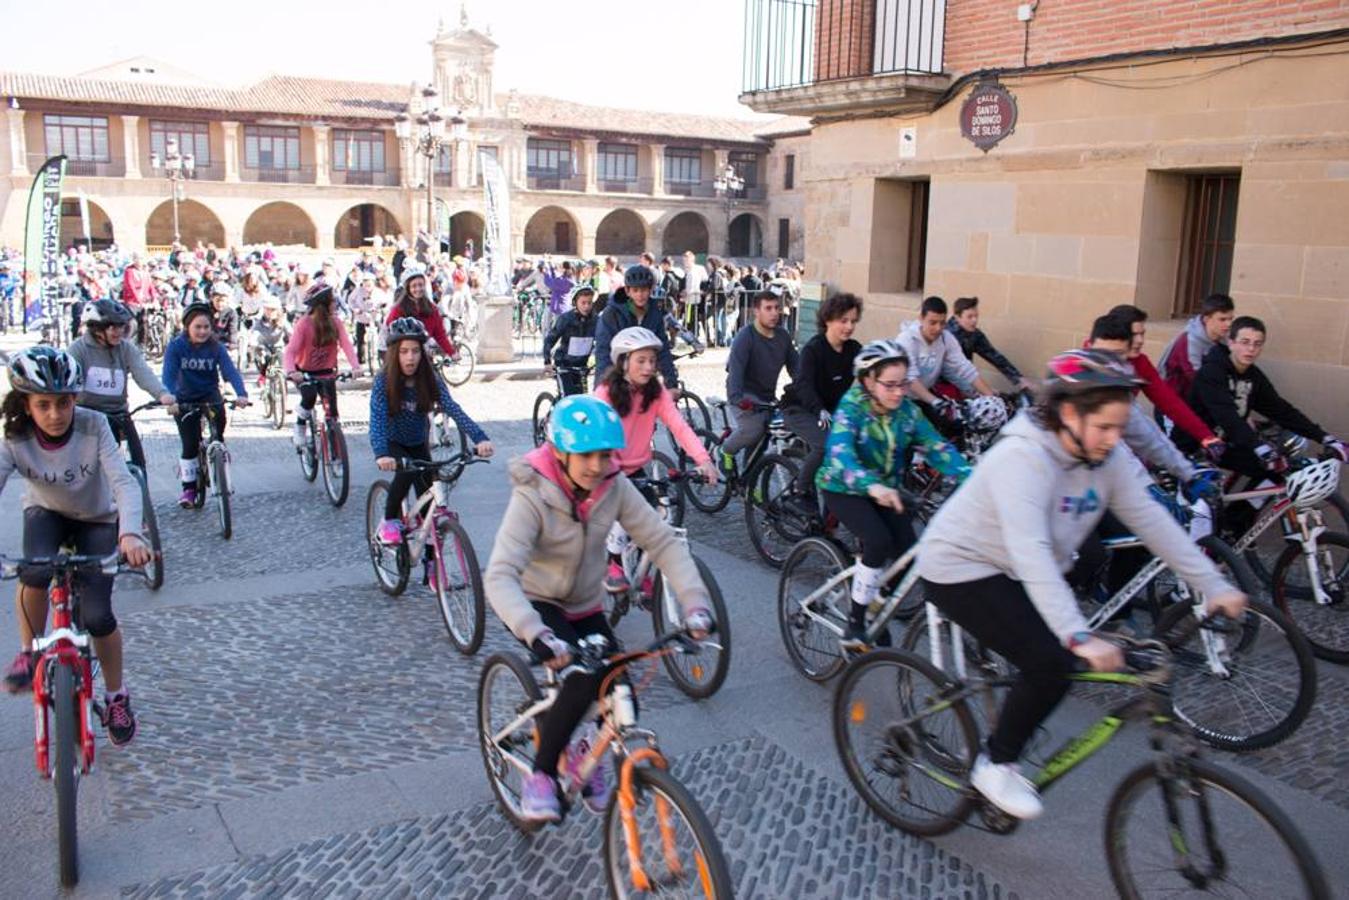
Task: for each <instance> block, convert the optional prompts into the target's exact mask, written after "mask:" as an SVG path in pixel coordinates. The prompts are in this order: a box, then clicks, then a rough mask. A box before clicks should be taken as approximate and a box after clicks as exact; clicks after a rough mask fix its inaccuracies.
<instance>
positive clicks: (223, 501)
mask: <svg viewBox="0 0 1349 900" xmlns="http://www.w3.org/2000/svg"><path fill="white" fill-rule="evenodd" d="M211 480H212V481H214V482H215V504H216V506H215V509H216V517H217V518H218V519H219V521H220V536H221V537H222V538H224V539H225V540H227V541H228V540H229V539H230V538H231V537H232V536H233V535H234V522H233V520H232V518H231V514H230V485H229V475H228V471H227V468H226V466H225V454H224V452H223V451H218V452H216V453H215V454H213V455H212V456H211Z"/></svg>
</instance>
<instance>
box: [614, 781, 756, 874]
mask: <svg viewBox="0 0 1349 900" xmlns="http://www.w3.org/2000/svg"><path fill="white" fill-rule="evenodd" d="M631 790H632V800H633V801H634V806H633V811H632V814H633V816H634V817H635V819H636V821H635V825H636V832H637V834H636V838H637V841H636V846H637V847H639V848H641V851H640V852H641V863H642V868H643V871H644V874H645V875H646V877H647V879H648V880H649V884H646V885H641V886H639V885H638V884H637V882H636V880H635V879H634V876H633V871H632V859H631V856H630V853H629V844H628V841H627V837H626V835H625V833H624V827H623V815H622V812H621V807H620V805H619V799H618V794H619V791H617V790H615V791H614V792H613V796H612V798H611V799H610V801H609V806H608V808H607V809H606V810H605V812H604V873H605V875H606V876H607V878H608V880H609V895H610V896H611V897H616V898H620V900H621V898H627V897H647V896H651V895H653V894H659V895H661V896H666V895H672V896H677V897H706V898H709V900H712V898H715V900H722V898H727V900H729V898H730V897H731V896H732V893H731V872H730V869H729V867H728V866H727V865H726V857H725V856H724V855H723V854H722V851H721V842H720V841H718V840H717V835H716V832H715V831H713V830H712V823H711V822H709V821H708V819H707V814H706V813H705V812H703V809H702V807H701V806H699V805H698V801H696V800H694V799H693V795H692V794H690V793H689V791H688V788H686V787H684V785H682V784H680V783H679V781H678V780H676V779H675V777H674V776H673V775H671V774H670V773H669V772H667V771H665V770H664V769H659V768H656V767H654V766H633V768H632V783H631Z"/></svg>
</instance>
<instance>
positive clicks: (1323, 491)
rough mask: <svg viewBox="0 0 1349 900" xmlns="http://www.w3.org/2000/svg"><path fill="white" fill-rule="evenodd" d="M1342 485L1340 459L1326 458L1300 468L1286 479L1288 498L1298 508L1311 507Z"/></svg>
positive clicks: (1285, 487)
mask: <svg viewBox="0 0 1349 900" xmlns="http://www.w3.org/2000/svg"><path fill="white" fill-rule="evenodd" d="M1339 487H1340V461H1339V460H1337V459H1326V460H1322V461H1321V462H1318V463H1312V464H1311V465H1310V466H1307V467H1306V468H1305V469H1298V470H1297V471H1296V472H1294V473H1292V474H1291V475H1289V476H1288V478H1287V479H1286V480H1285V481H1284V490H1286V491H1287V492H1288V498H1289V499H1290V500H1292V501H1293V503H1294V505H1296V506H1297V507H1298V509H1311V508H1313V507H1315V506H1317V505H1318V504H1320V503H1321V501H1323V500H1325V499H1326V498H1327V497H1329V496H1330V495H1331V494H1333V493H1335V492H1336V491H1337V490H1339Z"/></svg>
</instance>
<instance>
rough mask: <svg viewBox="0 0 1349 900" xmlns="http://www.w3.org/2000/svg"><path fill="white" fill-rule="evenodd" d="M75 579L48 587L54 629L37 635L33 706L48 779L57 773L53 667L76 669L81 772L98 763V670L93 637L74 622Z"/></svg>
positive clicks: (40, 761) (41, 770)
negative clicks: (50, 726)
mask: <svg viewBox="0 0 1349 900" xmlns="http://www.w3.org/2000/svg"><path fill="white" fill-rule="evenodd" d="M73 580H74V576H73V574H72V573H70V572H66V573H65V574H64V575H62V576H59V577H57V576H54V577H53V578H52V583H51V586H50V587H49V588H48V589H47V596H48V601H49V603H50V604H51V609H52V624H51V628H50V629H49V630H48V632H47V634H45V635H43V636H41V637H34V638H33V652H34V653H35V654H37V665H36V666H35V667H34V670H33V708H34V713H35V716H36V743H35V745H34V746H35V756H36V760H35V761H36V763H37V770H38V774H40V775H41V776H42V777H43V778H46V779H50V778H51V777H52V775H53V774H54V773H53V771H52V766H53V765H54V761H53V759H52V755H51V737H50V735H49V733H48V730H47V706H48V697H47V684H46V682H47V673H48V667H49V666H53V665H63V666H71V667H73V668H74V670H75V673H76V675H77V679H78V685H79V687H78V691H79V700H80V702H79V709H80V718H79V731H80V734H79V738H80V770H81V773H82V774H85V775H87V774H89V769H90V768H91V767H92V766H93V764H94V730H93V728H92V727H91V724H90V723H91V721H92V718H93V710H94V673H93V664H92V662H91V660H90V655H91V652H90V649H89V648H90V645H91V639H90V637H89V635H87V634H85V633H84V632H83V631H81V630H79V629H77V628H76V627H75V624H74V613H73V611H72V608H71V602H70V601H71V596H72V582H73Z"/></svg>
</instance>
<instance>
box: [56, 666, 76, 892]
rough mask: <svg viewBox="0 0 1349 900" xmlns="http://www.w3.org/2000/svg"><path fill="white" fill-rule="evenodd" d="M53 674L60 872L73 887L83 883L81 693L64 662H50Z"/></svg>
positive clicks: (69, 885)
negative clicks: (79, 817) (79, 815)
mask: <svg viewBox="0 0 1349 900" xmlns="http://www.w3.org/2000/svg"><path fill="white" fill-rule="evenodd" d="M48 665H49V666H54V667H55V668H54V670H53V671H52V682H51V696H50V700H49V703H50V709H51V711H52V719H51V721H53V725H54V727H53V729H52V731H51V737H50V739H51V741H52V743H54V744H55V747H54V748H52V750H53V752H52V760H53V766H54V768H53V770H52V784H53V785H54V786H55V788H56V833H57V871H58V874H59V875H60V878H61V884H62V885H63V886H65V887H74V886H75V884H76V883H77V882H78V881H79V880H80V864H79V837H78V835H77V828H78V824H77V812H78V804H77V798H76V794H77V793H78V791H79V787H80V779H79V774H78V772H77V771H76V769H77V767H81V766H82V764H81V762H80V761H79V757H78V755H77V754H78V748H79V720H80V717H79V693H78V691H77V690H76V687H75V684H76V682H75V671H74V669H73V668H72V667H71V666H69V665H66V664H65V663H60V662H56V661H55V660H52V661H49V662H48Z"/></svg>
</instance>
